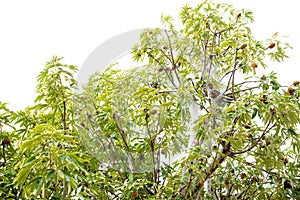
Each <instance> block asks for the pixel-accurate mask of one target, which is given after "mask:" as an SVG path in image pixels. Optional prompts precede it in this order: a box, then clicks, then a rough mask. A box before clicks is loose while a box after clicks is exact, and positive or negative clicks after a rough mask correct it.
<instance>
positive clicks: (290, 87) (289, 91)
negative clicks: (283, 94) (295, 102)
mask: <svg viewBox="0 0 300 200" xmlns="http://www.w3.org/2000/svg"><path fill="white" fill-rule="evenodd" d="M287 93H288V94H289V95H292V96H293V95H294V94H295V89H294V88H293V87H292V86H289V87H288V90H287Z"/></svg>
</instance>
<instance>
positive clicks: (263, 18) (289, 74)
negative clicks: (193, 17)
mask: <svg viewBox="0 0 300 200" xmlns="http://www.w3.org/2000/svg"><path fill="white" fill-rule="evenodd" d="M215 2H228V3H233V4H234V5H235V6H236V7H237V8H247V9H250V10H252V11H253V12H254V16H255V20H256V21H255V24H253V25H252V26H251V27H252V28H253V32H254V34H255V35H256V36H257V38H258V39H262V40H264V39H265V38H267V37H271V35H272V34H273V33H274V32H277V31H279V32H280V33H281V35H287V36H289V39H288V41H289V42H290V43H291V45H292V46H293V47H294V49H293V50H291V51H289V55H290V58H289V59H288V60H286V62H284V63H282V64H279V65H278V64H276V65H274V64H272V65H271V70H274V71H277V72H278V74H279V80H280V81H281V82H282V83H283V84H285V85H287V84H290V83H291V82H292V81H293V80H299V79H300V73H299V72H300V70H299V69H300V65H299V64H300V63H299V62H300V59H299V58H298V56H299V55H300V39H299V37H300V31H299V19H300V11H299V6H298V3H297V1H295V0H285V1H279V0H273V1H272V0H264V1H262V0H252V1H247V0H240V1H237V0H236V1H234V0H227V1H221V0H215ZM186 3H190V4H192V5H195V4H196V3H200V1H195V0H192V1H188V0H151V1H149V0H148V1H145V0H127V1H124V0H118V1H117V0H106V1H101V0H97V1H96V0H81V1H79V0H51V1H50V0H44V1H41V0H25V1H24V0H10V1H0V22H1V23H0V26H1V28H0V101H3V102H9V108H11V109H13V110H16V109H21V108H24V107H25V106H27V105H31V104H32V103H33V100H34V97H35V94H34V92H35V85H36V77H37V75H38V74H39V72H40V71H41V70H42V69H43V67H44V64H45V63H46V62H47V61H49V60H50V59H51V57H52V56H53V55H58V56H63V57H65V59H64V61H63V62H64V63H66V64H74V65H77V66H79V67H80V66H81V65H82V63H83V62H84V60H85V59H86V58H87V56H88V55H89V54H90V53H91V52H92V51H93V50H94V49H95V48H96V47H97V46H99V45H100V44H101V43H102V42H104V41H105V40H107V39H109V38H111V37H112V36H114V35H117V34H119V33H122V32H125V31H129V30H132V29H137V28H146V27H160V16H161V14H162V13H164V14H170V15H173V16H174V17H175V18H177V19H178V13H179V11H180V8H181V6H182V5H184V4H186Z"/></svg>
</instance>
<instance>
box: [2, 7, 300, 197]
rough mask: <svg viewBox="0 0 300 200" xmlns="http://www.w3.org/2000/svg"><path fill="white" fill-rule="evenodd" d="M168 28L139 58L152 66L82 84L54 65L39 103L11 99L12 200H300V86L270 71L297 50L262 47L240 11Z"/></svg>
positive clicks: (8, 173) (7, 172)
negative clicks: (19, 106)
mask: <svg viewBox="0 0 300 200" xmlns="http://www.w3.org/2000/svg"><path fill="white" fill-rule="evenodd" d="M161 20H162V24H163V26H164V29H161V28H156V29H146V30H145V31H144V32H143V33H142V34H141V36H140V41H139V43H138V44H136V46H135V47H134V48H133V49H132V56H133V59H134V60H135V61H142V62H143V63H145V65H144V66H138V67H132V68H130V69H126V70H122V69H119V68H118V67H117V65H112V66H110V67H108V68H107V69H106V70H105V71H104V72H103V73H95V74H92V75H91V76H90V79H89V82H88V83H87V84H85V85H83V86H78V85H77V81H76V78H75V75H76V72H77V67H76V66H73V65H67V64H63V63H62V58H59V57H56V56H54V57H53V58H52V60H51V61H49V62H47V63H46V65H45V68H44V70H43V71H42V72H41V73H40V74H39V76H38V79H37V81H38V84H37V87H36V92H37V97H36V99H35V102H34V105H32V106H28V107H27V108H26V109H24V110H20V111H17V112H14V111H10V110H9V109H8V108H7V105H6V103H3V102H0V110H1V111H0V139H1V147H2V148H1V157H2V159H1V160H0V197H1V198H5V199H9V198H11V199H24V198H25V199H38V198H40V199H46V198H47V199H214V200H216V199H220V200H221V199H298V198H299V197H300V187H299V185H300V174H299V167H300V166H299V147H300V138H299V124H300V116H299V115H300V112H299V111H300V101H299V96H300V82H299V81H296V80H291V84H290V85H288V86H284V85H281V84H280V83H279V82H278V81H277V74H276V72H271V73H269V74H265V73H264V69H266V68H268V64H269V62H268V59H269V58H270V59H271V60H273V61H274V62H283V61H284V59H285V58H287V57H288V56H287V54H286V50H287V49H288V48H291V47H290V46H289V44H287V43H285V42H284V38H281V37H279V34H278V33H275V34H274V35H273V36H271V37H270V38H267V39H266V40H265V41H258V40H256V39H255V37H254V36H253V34H252V32H251V29H250V28H249V24H251V23H252V22H254V18H253V13H252V12H251V11H249V10H246V9H242V10H236V9H234V8H233V6H232V5H228V4H219V3H213V2H211V1H203V2H202V3H200V4H199V5H197V6H195V7H192V6H189V5H185V6H183V7H182V9H181V12H180V20H181V27H175V25H174V24H175V23H174V19H173V18H172V17H171V16H162V18H161ZM78 87H82V92H80V93H78V92H74V90H76V88H78Z"/></svg>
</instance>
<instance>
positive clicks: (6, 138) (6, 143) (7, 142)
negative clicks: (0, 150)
mask: <svg viewBox="0 0 300 200" xmlns="http://www.w3.org/2000/svg"><path fill="white" fill-rule="evenodd" d="M9 144H10V139H9V137H5V138H4V139H3V140H2V145H9Z"/></svg>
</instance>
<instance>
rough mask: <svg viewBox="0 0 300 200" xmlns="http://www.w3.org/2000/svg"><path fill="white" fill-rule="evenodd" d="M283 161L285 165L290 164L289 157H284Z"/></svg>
mask: <svg viewBox="0 0 300 200" xmlns="http://www.w3.org/2000/svg"><path fill="white" fill-rule="evenodd" d="M281 160H282V161H283V163H284V165H286V164H288V163H289V159H288V158H287V157H282V158H281Z"/></svg>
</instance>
